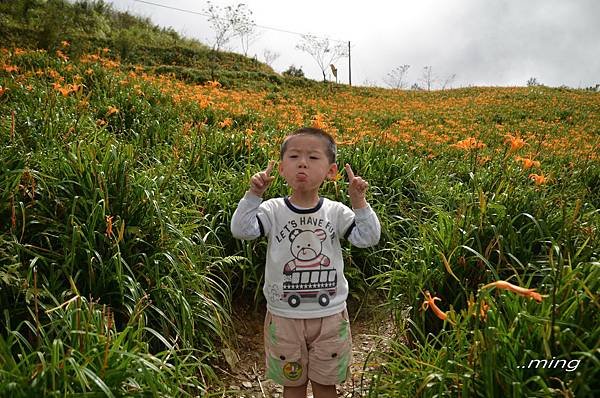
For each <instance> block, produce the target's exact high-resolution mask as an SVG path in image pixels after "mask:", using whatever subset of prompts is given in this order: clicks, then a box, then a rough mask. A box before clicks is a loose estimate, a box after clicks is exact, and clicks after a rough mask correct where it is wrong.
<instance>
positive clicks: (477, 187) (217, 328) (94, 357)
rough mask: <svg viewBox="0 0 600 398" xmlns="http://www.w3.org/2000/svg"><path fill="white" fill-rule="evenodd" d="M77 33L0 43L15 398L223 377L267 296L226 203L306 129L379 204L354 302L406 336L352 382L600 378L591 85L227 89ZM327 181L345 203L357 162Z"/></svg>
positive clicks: (445, 388) (430, 384) (576, 387)
mask: <svg viewBox="0 0 600 398" xmlns="http://www.w3.org/2000/svg"><path fill="white" fill-rule="evenodd" d="M70 46H71V44H70V43H69V42H67V41H65V42H63V43H62V44H61V46H60V48H58V49H57V50H56V51H54V52H47V51H42V50H28V49H19V48H2V49H0V141H1V142H0V161H1V165H2V167H1V168H0V308H1V309H2V314H1V315H2V330H1V332H0V395H1V396H11V397H28V396H59V395H61V396H62V395H64V396H71V395H78V394H81V395H83V394H90V395H97V396H148V395H152V396H204V395H210V393H209V391H215V389H216V388H215V386H217V385H218V382H219V380H218V377H217V375H216V374H215V371H214V369H213V367H212V366H211V364H213V363H214V362H215V361H218V360H222V358H220V356H221V355H222V354H221V353H222V352H223V351H222V349H223V348H227V347H230V348H235V338H234V336H233V333H232V325H233V324H234V323H235V319H236V318H235V314H234V313H233V310H234V306H233V304H232V303H234V302H235V301H237V300H244V301H248V302H252V303H255V304H256V305H257V306H261V305H264V302H263V301H262V296H261V295H262V293H261V288H262V286H261V285H262V278H263V264H264V254H265V248H266V242H265V241H260V240H259V241H253V242H241V241H238V240H235V239H233V238H232V236H231V234H230V232H229V222H230V220H231V216H232V214H233V211H234V210H235V207H236V205H237V202H238V200H239V199H240V198H241V197H242V196H243V194H244V192H245V191H246V189H247V187H248V181H249V178H250V176H251V175H252V174H253V173H255V172H256V171H258V170H261V169H263V168H264V167H265V166H266V165H267V163H268V161H269V160H270V159H278V153H279V144H280V142H281V140H282V138H283V137H284V135H285V134H286V133H288V132H290V131H292V130H294V129H296V128H298V127H300V126H304V125H313V126H317V127H322V128H324V129H326V130H327V131H329V132H331V133H332V134H334V135H335V137H336V140H337V141H338V143H339V161H338V162H339V164H344V163H346V162H347V163H350V164H351V165H352V167H353V169H354V170H355V171H356V172H357V173H358V174H360V175H361V176H362V177H363V178H365V180H367V181H368V182H369V185H370V188H369V191H368V201H369V203H371V205H372V207H373V208H374V210H375V211H376V212H377V214H378V216H379V218H380V220H381V224H382V237H381V241H380V244H379V245H378V246H376V247H375V248H372V249H368V250H365V249H360V250H359V249H355V248H353V247H350V246H349V245H347V246H346V247H345V248H344V258H345V260H346V267H347V275H348V278H349V282H350V286H351V295H352V300H355V301H357V302H362V301H367V298H368V297H370V296H377V297H378V298H380V299H382V300H383V302H384V304H383V305H384V306H385V308H386V310H389V311H390V313H392V314H394V320H395V325H396V329H397V330H396V332H397V334H398V337H399V338H398V342H397V343H394V344H392V345H391V346H390V347H388V348H387V349H386V350H385V351H382V352H378V353H374V355H376V356H377V358H383V360H382V361H381V363H379V366H376V367H371V366H367V365H369V364H365V368H367V367H368V368H369V369H371V368H372V369H373V370H369V371H368V372H366V373H365V377H367V378H368V379H369V380H370V383H369V384H368V387H366V388H365V389H363V390H361V391H359V392H357V394H360V395H361V396H370V397H404V396H407V397H408V396H419V397H434V396H437V397H439V396H461V397H478V396H485V397H506V396H513V397H521V396H539V397H550V396H556V397H593V396H598V395H599V394H600V382H598V380H600V372H599V370H600V311H599V310H600V299H599V296H598V293H599V290H600V210H599V209H600V156H599V154H600V95H599V94H598V93H597V92H590V91H584V90H573V89H566V88H565V89H562V88H547V87H542V86H536V87H527V88H525V87H514V88H502V87H488V88H478V87H473V88H463V89H456V90H445V91H434V92H423V91H399V90H385V89H376V88H361V87H356V88H354V87H347V86H342V85H336V84H311V85H305V86H301V85H297V86H294V85H286V84H275V83H273V84H271V85H265V84H261V85H258V84H257V85H256V87H252V84H251V83H250V84H246V88H245V89H239V88H238V89H236V88H232V87H227V86H223V85H222V84H221V83H219V82H218V81H208V82H206V83H205V84H192V83H189V82H184V81H183V80H178V79H177V78H175V76H173V75H158V74H155V73H153V72H151V71H150V70H148V69H146V68H145V67H143V66H141V65H139V66H132V65H128V64H121V63H120V62H119V61H118V59H117V57H114V56H112V55H111V54H112V51H111V50H110V49H108V48H107V49H100V50H98V51H97V52H94V53H90V54H85V55H82V56H75V55H73V54H71V52H70ZM286 192H287V188H286V186H285V184H284V182H283V181H282V179H280V178H278V179H276V180H275V181H274V183H273V185H272V187H271V188H270V189H269V191H267V193H266V196H268V197H271V196H277V195H283V194H286ZM322 194H323V195H324V196H327V197H330V198H334V199H337V200H341V201H346V202H347V198H346V183H345V176H344V175H343V174H341V175H339V176H338V178H336V179H335V180H333V181H328V182H326V183H325V185H324V187H323V191H322ZM532 361H533V362H532ZM214 395H215V396H222V395H219V394H217V393H214Z"/></svg>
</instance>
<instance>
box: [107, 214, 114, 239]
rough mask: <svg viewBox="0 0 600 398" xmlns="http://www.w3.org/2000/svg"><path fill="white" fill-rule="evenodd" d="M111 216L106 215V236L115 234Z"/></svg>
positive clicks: (110, 236)
mask: <svg viewBox="0 0 600 398" xmlns="http://www.w3.org/2000/svg"><path fill="white" fill-rule="evenodd" d="M112 227H113V216H106V236H107V237H109V238H112V237H113V236H115V234H114V232H113V228H112Z"/></svg>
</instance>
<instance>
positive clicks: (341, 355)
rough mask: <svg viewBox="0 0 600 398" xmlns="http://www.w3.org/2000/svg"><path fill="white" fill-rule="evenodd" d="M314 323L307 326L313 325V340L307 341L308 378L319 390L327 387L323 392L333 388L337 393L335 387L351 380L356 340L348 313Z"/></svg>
mask: <svg viewBox="0 0 600 398" xmlns="http://www.w3.org/2000/svg"><path fill="white" fill-rule="evenodd" d="M310 321H311V322H309V323H307V324H309V325H310V333H307V336H310V338H307V342H308V356H309V360H308V362H309V369H308V378H309V379H310V381H311V382H313V383H317V384H318V385H317V389H319V387H320V386H323V388H322V389H323V390H326V389H327V388H329V389H330V390H333V391H334V392H335V385H336V384H340V383H342V382H344V380H346V379H347V378H348V377H349V376H350V365H351V364H352V336H351V332H350V322H349V318H348V312H347V311H346V310H344V311H343V312H341V313H338V314H335V315H331V316H327V317H324V318H320V322H319V321H317V320H316V319H315V321H317V322H312V320H310ZM313 327H314V329H313ZM307 330H309V328H308V327H307ZM313 385H314V384H313ZM326 387H327V388H326ZM315 397H316V395H315Z"/></svg>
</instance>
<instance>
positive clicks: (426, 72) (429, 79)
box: [420, 66, 435, 91]
mask: <svg viewBox="0 0 600 398" xmlns="http://www.w3.org/2000/svg"><path fill="white" fill-rule="evenodd" d="M420 81H421V82H423V84H424V85H425V87H426V88H427V91H431V86H433V83H434V82H435V76H434V75H433V68H432V67H431V66H425V67H424V68H423V74H422V75H421V79H420Z"/></svg>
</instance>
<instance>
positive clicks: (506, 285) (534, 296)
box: [481, 281, 543, 303]
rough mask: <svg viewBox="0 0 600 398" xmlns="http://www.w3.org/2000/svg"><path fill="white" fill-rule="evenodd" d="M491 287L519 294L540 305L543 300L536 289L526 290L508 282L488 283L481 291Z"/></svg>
mask: <svg viewBox="0 0 600 398" xmlns="http://www.w3.org/2000/svg"><path fill="white" fill-rule="evenodd" d="M490 287H495V288H497V289H504V290H509V291H511V292H513V293H517V294H518V295H520V296H524V297H530V298H532V299H534V300H535V301H537V302H538V303H541V302H542V300H543V298H542V295H541V294H539V293H538V292H536V291H535V290H536V289H527V288H524V287H521V286H517V285H513V284H512V283H510V282H507V281H496V282H492V283H488V284H487V285H485V286H483V287H482V288H481V289H488V288H490Z"/></svg>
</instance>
